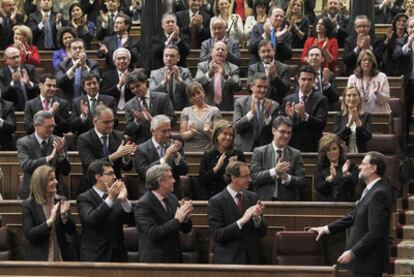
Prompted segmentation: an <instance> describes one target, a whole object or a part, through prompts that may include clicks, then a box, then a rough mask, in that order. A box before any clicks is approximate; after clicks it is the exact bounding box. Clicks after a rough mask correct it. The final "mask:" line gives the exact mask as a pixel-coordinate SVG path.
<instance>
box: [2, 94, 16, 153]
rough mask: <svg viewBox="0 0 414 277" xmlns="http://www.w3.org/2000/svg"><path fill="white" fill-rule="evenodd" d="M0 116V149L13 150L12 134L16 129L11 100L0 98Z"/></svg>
mask: <svg viewBox="0 0 414 277" xmlns="http://www.w3.org/2000/svg"><path fill="white" fill-rule="evenodd" d="M0 118H1V119H3V126H2V127H1V128H0V132H1V136H0V151H12V150H15V145H14V139H13V137H12V134H13V133H14V132H15V131H16V118H15V116H14V105H13V103H12V102H9V101H6V100H3V99H1V98H0Z"/></svg>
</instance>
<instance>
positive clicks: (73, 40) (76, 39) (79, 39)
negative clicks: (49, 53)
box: [69, 38, 86, 48]
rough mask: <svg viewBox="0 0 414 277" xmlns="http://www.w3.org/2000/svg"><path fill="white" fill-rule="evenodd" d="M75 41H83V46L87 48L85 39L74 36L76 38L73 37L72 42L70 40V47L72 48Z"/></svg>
mask: <svg viewBox="0 0 414 277" xmlns="http://www.w3.org/2000/svg"><path fill="white" fill-rule="evenodd" d="M75 42H82V44H83V48H85V45H86V44H85V41H84V40H83V39H81V38H74V39H72V40H71V41H70V42H69V48H71V47H72V44H73V43H75Z"/></svg>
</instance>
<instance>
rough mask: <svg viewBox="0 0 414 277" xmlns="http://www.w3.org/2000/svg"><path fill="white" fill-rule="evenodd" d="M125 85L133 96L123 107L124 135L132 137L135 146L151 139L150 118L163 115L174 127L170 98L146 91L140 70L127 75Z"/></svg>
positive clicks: (146, 86)
mask: <svg viewBox="0 0 414 277" xmlns="http://www.w3.org/2000/svg"><path fill="white" fill-rule="evenodd" d="M126 85H127V86H128V87H129V89H130V90H131V91H132V92H133V93H134V94H135V97H134V98H132V99H131V100H129V101H128V102H127V103H126V105H125V117H126V123H125V133H126V134H127V135H128V136H130V137H132V138H133V140H134V142H135V143H136V144H139V143H143V142H144V141H146V140H147V139H149V138H150V137H151V132H150V124H151V121H152V118H153V117H154V116H156V115H159V114H164V115H166V116H168V117H169V118H170V121H171V125H173V126H174V125H175V123H176V117H175V114H174V108H173V105H172V103H171V100H170V97H169V96H168V94H166V93H162V92H156V91H152V90H150V89H148V81H147V76H146V75H145V73H144V72H143V71H142V70H135V71H133V72H131V73H130V74H128V76H127V78H126Z"/></svg>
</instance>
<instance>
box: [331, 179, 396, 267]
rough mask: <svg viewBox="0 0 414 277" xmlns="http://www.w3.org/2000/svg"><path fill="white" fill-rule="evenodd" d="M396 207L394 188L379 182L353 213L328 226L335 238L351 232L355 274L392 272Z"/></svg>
mask: <svg viewBox="0 0 414 277" xmlns="http://www.w3.org/2000/svg"><path fill="white" fill-rule="evenodd" d="M392 205H393V196H392V191H391V185H389V184H387V182H385V181H384V180H379V181H378V182H377V183H375V184H374V186H373V187H372V188H371V189H370V190H369V191H368V192H367V194H366V195H365V196H364V198H362V200H360V201H359V202H358V203H357V205H356V207H355V209H354V210H353V211H352V212H350V213H349V214H347V215H345V216H344V217H343V218H342V219H339V220H337V221H335V222H334V223H331V224H329V225H328V228H329V232H330V233H332V234H335V233H337V232H340V231H343V230H344V229H347V228H350V230H349V235H348V241H347V247H346V249H347V250H351V251H352V253H353V254H354V256H355V257H354V259H353V261H352V263H351V267H352V269H353V272H354V273H371V274H373V273H376V274H380V273H382V272H388V267H389V264H390V254H389V248H390V247H389V229H390V226H389V224H390V217H391V209H392Z"/></svg>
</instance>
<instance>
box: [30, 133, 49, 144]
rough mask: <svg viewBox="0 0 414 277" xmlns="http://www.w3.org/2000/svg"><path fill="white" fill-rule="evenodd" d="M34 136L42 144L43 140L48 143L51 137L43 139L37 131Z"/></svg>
mask: <svg viewBox="0 0 414 277" xmlns="http://www.w3.org/2000/svg"><path fill="white" fill-rule="evenodd" d="M34 136H35V138H36V140H37V142H38V143H39V145H42V142H43V141H46V144H47V143H48V141H49V138H47V139H42V138H41V137H40V136H39V135H38V134H37V133H36V132H34Z"/></svg>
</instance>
